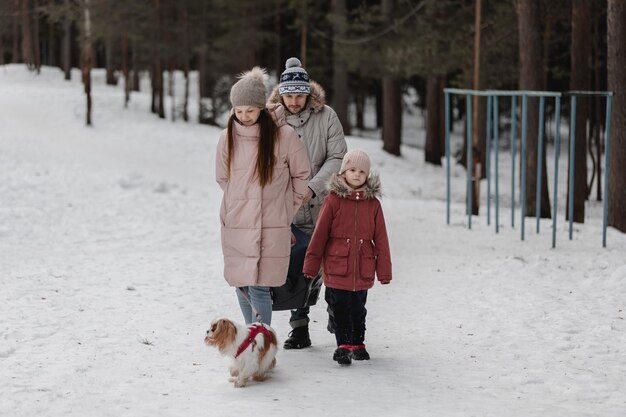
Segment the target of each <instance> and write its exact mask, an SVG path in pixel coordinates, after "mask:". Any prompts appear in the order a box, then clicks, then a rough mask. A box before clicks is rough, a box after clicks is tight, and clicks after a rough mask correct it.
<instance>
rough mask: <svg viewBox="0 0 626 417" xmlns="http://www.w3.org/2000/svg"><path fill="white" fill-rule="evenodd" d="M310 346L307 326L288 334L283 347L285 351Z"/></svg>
mask: <svg viewBox="0 0 626 417" xmlns="http://www.w3.org/2000/svg"><path fill="white" fill-rule="evenodd" d="M309 346H311V339H310V338H309V326H302V327H296V328H295V329H293V330H292V331H291V332H290V333H289V337H288V338H287V340H285V344H284V345H283V347H284V348H285V349H302V348H305V347H309Z"/></svg>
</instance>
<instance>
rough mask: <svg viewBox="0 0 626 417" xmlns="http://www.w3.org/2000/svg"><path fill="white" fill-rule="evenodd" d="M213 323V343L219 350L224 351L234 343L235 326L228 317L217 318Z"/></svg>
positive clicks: (235, 336)
mask: <svg viewBox="0 0 626 417" xmlns="http://www.w3.org/2000/svg"><path fill="white" fill-rule="evenodd" d="M215 324H216V326H215V334H214V344H215V345H216V346H217V348H218V349H219V350H220V351H224V350H225V349H226V348H227V347H228V346H230V345H232V344H234V343H235V339H236V338H237V327H235V324H234V323H233V322H232V321H230V320H228V319H219V320H218V321H217V323H215Z"/></svg>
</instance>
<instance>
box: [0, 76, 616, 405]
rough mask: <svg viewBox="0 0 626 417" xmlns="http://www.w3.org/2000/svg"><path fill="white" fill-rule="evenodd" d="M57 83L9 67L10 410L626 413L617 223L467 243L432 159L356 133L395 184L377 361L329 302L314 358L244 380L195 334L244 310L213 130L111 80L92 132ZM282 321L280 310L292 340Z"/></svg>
mask: <svg viewBox="0 0 626 417" xmlns="http://www.w3.org/2000/svg"><path fill="white" fill-rule="evenodd" d="M61 78H62V77H61V75H60V73H57V72H56V71H52V70H47V71H44V73H43V74H42V75H41V77H39V78H36V79H33V80H31V76H30V75H29V74H28V73H26V72H25V71H24V70H23V69H22V68H19V67H8V69H5V70H0V92H1V94H0V112H1V114H2V123H0V253H1V254H2V255H0V260H1V262H0V284H1V286H0V368H1V369H2V371H1V372H0V393H1V394H0V415H3V416H4V415H7V416H9V415H10V416H32V415H37V414H39V415H45V416H66V415H80V416H86V415H89V416H92V415H93V416H148V415H159V416H181V415H188V416H196V415H197V416H199V415H211V416H231V415H234V414H239V413H244V414H247V415H251V414H253V415H262V416H293V415H303V416H308V415H311V416H313V415H316V416H317V415H345V416H361V417H367V416H380V415H393V416H415V415H424V416H481V417H482V416H494V417H500V416H505V415H506V416H520V417H522V416H523V417H527V416H542V417H543V416H562V417H572V416H602V417H618V416H622V415H623V413H624V411H626V396H625V395H624V393H625V392H626V355H625V354H624V353H625V350H624V349H625V348H624V346H626V323H625V322H624V308H625V307H626V305H625V304H626V302H625V301H624V300H626V261H625V259H626V256H625V255H626V249H625V248H626V236H624V235H623V234H620V233H617V232H615V231H614V230H609V248H608V249H602V248H601V247H600V237H601V231H600V230H599V228H598V227H597V226H595V224H596V223H597V222H596V223H593V224H594V225H577V227H576V234H575V240H574V241H572V242H569V241H566V239H565V233H564V232H563V231H564V230H565V229H562V230H560V231H559V233H560V239H561V241H560V244H559V246H558V247H557V249H555V250H552V249H549V248H550V242H551V241H550V233H549V229H548V228H547V227H546V228H545V229H544V230H545V231H544V232H543V234H542V235H539V236H538V235H535V234H533V233H529V234H528V235H527V240H526V241H525V242H520V241H519V236H518V233H517V231H512V230H510V228H508V227H506V225H504V226H503V230H502V232H501V233H500V234H499V235H495V234H494V233H493V231H492V229H491V228H487V227H486V226H485V225H484V218H477V219H476V220H475V223H474V230H472V231H468V230H467V229H466V228H465V226H464V220H465V218H464V216H463V207H462V206H459V205H455V206H453V216H454V220H453V225H451V226H446V225H445V216H444V215H445V204H444V202H443V201H442V197H443V195H444V192H445V189H444V188H443V186H444V184H445V183H444V178H443V172H442V170H441V169H440V168H434V167H430V166H424V165H423V163H422V160H423V156H422V154H421V152H420V151H419V150H416V149H409V148H406V149H403V152H404V157H403V158H402V159H397V158H393V157H390V156H388V155H383V154H382V153H381V151H380V150H379V148H380V145H379V143H378V142H376V141H371V140H363V139H357V138H351V139H350V140H349V146H350V147H361V148H364V149H366V150H367V151H368V152H370V154H371V155H372V157H373V159H374V161H375V163H374V165H375V166H376V168H377V169H378V170H379V171H380V172H381V176H382V180H383V186H384V188H385V193H386V197H385V199H384V201H383V204H384V209H385V215H386V218H387V222H388V227H389V233H390V236H391V241H392V258H393V261H394V282H393V283H392V284H391V285H390V286H387V287H381V286H376V287H375V288H374V289H373V290H372V291H371V292H370V295H369V300H368V311H369V316H368V337H367V343H368V348H369V350H370V351H371V354H372V360H371V361H369V362H365V363H355V364H353V365H352V366H351V367H348V368H342V367H339V366H338V365H336V364H335V363H334V362H332V360H331V359H330V357H331V355H332V350H333V338H332V336H331V335H330V334H328V333H327V332H326V331H325V324H326V323H325V303H324V301H323V300H320V303H319V305H318V306H317V307H315V308H313V312H312V318H313V319H314V321H315V322H314V323H312V324H311V332H312V339H313V344H314V346H313V347H312V348H311V349H307V350H304V351H298V352H293V351H284V350H281V351H280V352H279V356H278V362H279V366H278V368H277V369H276V371H275V372H274V374H273V375H272V378H271V379H270V380H268V381H267V382H265V383H262V384H252V385H250V386H249V387H248V388H246V389H243V390H237V389H234V388H232V386H231V385H229V384H228V383H227V380H226V377H227V371H226V364H225V362H224V361H223V360H222V358H220V357H219V355H218V354H217V353H216V352H215V351H213V350H211V349H209V348H207V347H205V346H204V345H203V343H202V338H203V336H204V332H205V330H206V328H207V325H208V323H209V321H210V320H211V319H213V318H214V317H216V316H228V317H232V318H235V319H237V320H239V316H240V313H239V309H238V306H237V303H236V301H235V296H234V294H233V291H232V289H230V288H229V287H228V286H227V285H226V284H225V282H224V281H223V279H222V277H221V268H222V259H221V251H220V243H219V228H218V222H217V212H218V207H219V200H220V198H221V193H220V191H219V189H218V187H217V186H216V184H215V182H214V179H213V158H214V147H215V143H216V141H217V135H218V132H219V131H218V129H215V128H208V127H202V126H197V125H194V124H190V125H184V124H182V123H176V124H173V123H171V122H169V121H160V120H157V119H156V118H154V117H153V116H151V115H150V114H148V112H147V111H146V110H145V109H147V108H148V106H147V98H146V97H144V96H142V95H139V96H136V97H133V102H132V105H131V108H130V109H128V110H126V111H125V110H123V109H122V105H121V100H122V95H121V92H120V91H119V89H116V88H111V87H104V86H102V85H98V86H97V87H96V90H95V110H94V111H95V127H94V128H92V129H87V128H85V127H83V120H82V118H83V116H82V113H81V111H82V105H83V97H82V94H81V90H80V87H79V86H78V85H77V84H76V83H75V82H74V83H71V84H70V83H65V82H63V81H62V79H61ZM455 174H456V175H463V174H462V171H460V170H457V169H456V167H455ZM462 187H463V184H460V185H459V188H460V189H462ZM563 226H564V225H563ZM563 226H562V227H563ZM287 321H288V313H287V312H281V313H275V315H274V319H273V324H274V327H275V328H276V330H277V331H278V333H279V336H280V337H281V339H284V337H286V335H287V333H288V332H289V328H288V324H287ZM235 404H236V405H235Z"/></svg>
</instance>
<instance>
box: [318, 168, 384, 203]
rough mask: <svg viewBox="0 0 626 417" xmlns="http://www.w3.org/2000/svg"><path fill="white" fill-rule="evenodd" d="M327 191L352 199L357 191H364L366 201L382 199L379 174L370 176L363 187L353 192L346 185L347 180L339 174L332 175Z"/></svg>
mask: <svg viewBox="0 0 626 417" xmlns="http://www.w3.org/2000/svg"><path fill="white" fill-rule="evenodd" d="M326 187H327V189H328V191H330V192H331V193H335V194H337V195H338V196H339V197H341V198H350V197H351V196H352V194H353V193H354V192H355V191H363V194H364V196H365V198H366V199H374V198H380V197H382V186H381V184H380V176H379V175H378V174H374V173H373V174H370V176H369V177H368V178H367V181H365V184H364V185H363V187H361V188H360V189H359V190H353V189H352V188H350V186H349V185H348V184H347V183H346V180H345V179H344V178H343V177H342V176H341V175H339V174H332V175H331V176H330V178H329V179H328V184H327V186H326Z"/></svg>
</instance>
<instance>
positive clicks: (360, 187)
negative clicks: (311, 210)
mask: <svg viewBox="0 0 626 417" xmlns="http://www.w3.org/2000/svg"><path fill="white" fill-rule="evenodd" d="M328 188H329V191H330V193H329V194H328V196H327V197H326V199H325V200H324V205H323V206H322V209H321V212H320V216H319V218H318V220H317V223H316V225H315V231H314V232H313V236H312V237H311V243H310V244H309V248H308V250H307V252H306V258H305V260H304V267H303V273H304V275H305V276H307V277H314V276H317V274H318V272H319V270H320V266H322V263H323V271H324V285H325V286H326V296H325V297H326V301H327V302H328V306H329V307H330V309H331V310H332V312H333V315H334V317H335V338H336V339H337V349H336V350H335V352H334V354H333V360H335V361H337V362H338V363H340V364H342V365H349V364H351V363H352V359H354V360H368V359H369V358H370V356H369V353H368V352H367V350H366V349H365V344H364V341H365V316H366V314H367V310H366V309H365V303H366V301H367V290H368V289H370V288H372V287H373V286H374V277H375V275H376V276H378V280H379V281H380V283H381V284H389V282H390V281H391V255H390V251H389V241H388V239H387V228H386V227H385V218H384V216H383V209H382V207H381V204H380V201H379V200H378V197H380V195H381V187H380V179H379V177H378V175H375V174H372V175H370V159H369V157H368V156H367V154H366V153H365V152H363V151H362V150H358V149H355V150H351V151H349V152H348V153H346V155H345V156H344V158H343V161H342V164H341V170H340V171H339V174H338V175H337V174H335V175H333V176H332V177H331V179H330V181H329V184H328Z"/></svg>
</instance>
